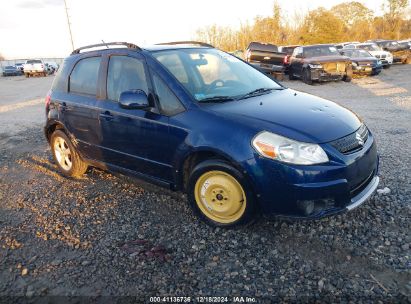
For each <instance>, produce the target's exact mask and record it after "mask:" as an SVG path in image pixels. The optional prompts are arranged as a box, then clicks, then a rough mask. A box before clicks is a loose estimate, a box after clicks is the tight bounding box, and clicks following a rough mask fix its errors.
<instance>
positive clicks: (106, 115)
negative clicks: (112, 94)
mask: <svg viewBox="0 0 411 304" xmlns="http://www.w3.org/2000/svg"><path fill="white" fill-rule="evenodd" d="M100 118H103V119H105V120H112V119H113V118H114V116H113V115H112V114H111V113H110V111H104V112H103V113H100Z"/></svg>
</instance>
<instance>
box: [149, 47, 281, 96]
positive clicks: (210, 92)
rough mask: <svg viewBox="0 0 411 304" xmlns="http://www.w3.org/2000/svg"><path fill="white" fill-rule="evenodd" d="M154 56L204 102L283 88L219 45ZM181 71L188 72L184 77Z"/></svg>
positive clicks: (172, 51)
mask: <svg viewBox="0 0 411 304" xmlns="http://www.w3.org/2000/svg"><path fill="white" fill-rule="evenodd" d="M153 56H154V58H156V59H157V60H158V61H159V62H160V63H161V64H162V65H163V66H164V67H165V68H166V69H167V70H168V71H169V72H170V73H171V74H173V75H174V77H175V78H176V79H177V80H179V82H180V83H181V84H182V85H183V86H184V87H185V88H186V89H187V91H189V92H190V93H191V95H192V96H193V97H194V98H195V99H196V100H197V101H200V102H201V101H202V100H205V99H207V100H209V99H210V98H217V97H224V98H227V99H228V98H232V99H235V98H240V97H241V96H242V95H244V94H247V93H248V92H251V91H254V90H257V89H261V88H263V89H282V87H281V86H280V85H279V84H278V83H276V82H275V81H273V80H272V79H270V78H269V77H267V76H265V75H264V74H262V73H261V72H259V71H257V70H256V69H254V68H252V67H250V66H249V65H248V64H246V63H244V62H243V61H241V60H240V59H238V58H237V57H235V56H232V55H230V54H227V53H224V52H222V51H219V50H217V49H208V48H207V49H201V48H194V49H178V50H164V51H158V52H155V53H153ZM175 58H178V60H174V59H175ZM181 75H186V76H185V77H184V79H181V77H182V76H181Z"/></svg>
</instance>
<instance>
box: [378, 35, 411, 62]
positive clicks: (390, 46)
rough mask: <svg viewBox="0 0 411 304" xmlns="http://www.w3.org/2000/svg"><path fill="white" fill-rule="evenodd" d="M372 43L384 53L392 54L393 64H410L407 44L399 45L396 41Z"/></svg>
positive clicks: (410, 58) (410, 56) (410, 57)
mask: <svg viewBox="0 0 411 304" xmlns="http://www.w3.org/2000/svg"><path fill="white" fill-rule="evenodd" d="M374 42H375V43H376V44H377V45H378V46H379V47H381V48H382V49H383V50H384V51H387V52H390V53H391V54H392V56H393V62H398V63H399V62H401V63H403V64H405V63H408V62H411V52H410V48H409V46H408V44H406V45H405V44H399V43H398V42H397V41H396V40H375V41H374Z"/></svg>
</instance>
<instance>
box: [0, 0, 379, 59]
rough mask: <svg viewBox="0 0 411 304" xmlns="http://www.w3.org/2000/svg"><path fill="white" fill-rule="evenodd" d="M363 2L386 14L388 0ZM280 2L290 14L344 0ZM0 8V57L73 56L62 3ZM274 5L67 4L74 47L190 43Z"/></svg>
mask: <svg viewBox="0 0 411 304" xmlns="http://www.w3.org/2000/svg"><path fill="white" fill-rule="evenodd" d="M358 1H360V2H362V3H363V4H365V5H367V6H368V7H369V8H370V9H372V10H374V11H375V12H376V13H377V14H379V13H381V4H382V2H383V0H358ZM278 2H279V4H280V6H281V7H282V9H283V11H285V12H288V13H289V14H290V15H291V14H292V12H294V11H295V10H297V11H299V12H306V11H307V10H308V9H313V8H316V7H319V6H324V7H326V8H330V7H331V6H333V5H335V4H338V3H341V2H344V1H343V0H328V1H324V0H310V1H299V0H279V1H278ZM307 2H309V3H307ZM0 4H1V6H0V7H1V10H0V53H2V54H3V56H5V57H6V58H7V59H16V58H28V57H29V58H33V57H65V56H67V55H68V54H69V53H70V51H71V45H70V39H69V32H68V28H67V20H66V15H65V10H64V1H63V0H0ZM272 5H273V0H235V1H229V0H203V1H196V0H149V1H140V0H115V1H113V0H67V6H68V7H69V16H70V21H71V23H72V32H73V38H74V46H75V47H80V46H83V45H87V44H93V43H99V42H101V39H103V40H104V41H106V42H108V41H128V42H133V43H137V44H141V45H147V44H152V43H157V42H164V41H175V40H189V39H192V38H193V37H194V36H195V31H196V30H197V29H198V28H200V27H204V26H206V25H210V24H213V23H216V24H219V25H229V26H233V27H237V26H239V24H240V22H245V21H247V20H249V21H250V20H252V19H253V18H254V17H255V16H257V15H261V16H264V15H269V14H270V12H271V10H272Z"/></svg>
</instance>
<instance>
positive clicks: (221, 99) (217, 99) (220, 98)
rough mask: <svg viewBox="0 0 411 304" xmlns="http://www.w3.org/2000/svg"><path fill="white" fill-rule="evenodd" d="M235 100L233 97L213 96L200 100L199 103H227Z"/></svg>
mask: <svg viewBox="0 0 411 304" xmlns="http://www.w3.org/2000/svg"><path fill="white" fill-rule="evenodd" d="M232 100H235V99H234V98H233V97H230V96H213V97H207V98H203V99H200V100H199V101H198V102H204V103H206V102H225V101H232Z"/></svg>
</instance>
